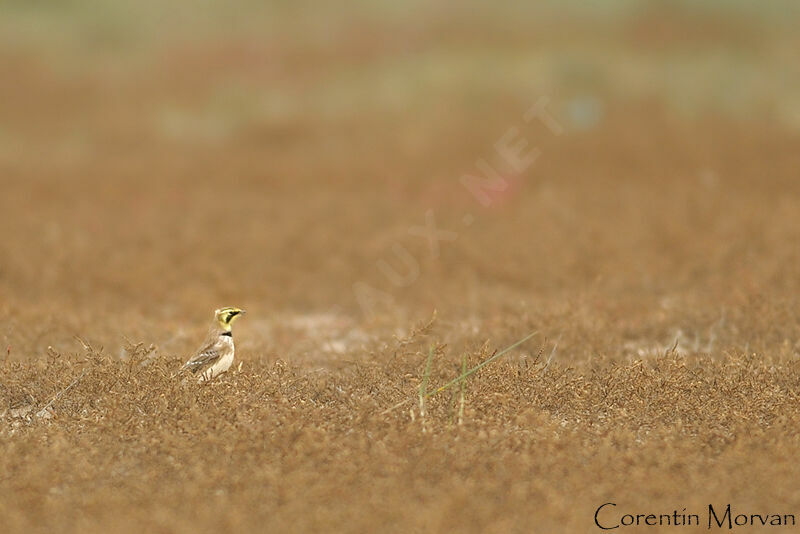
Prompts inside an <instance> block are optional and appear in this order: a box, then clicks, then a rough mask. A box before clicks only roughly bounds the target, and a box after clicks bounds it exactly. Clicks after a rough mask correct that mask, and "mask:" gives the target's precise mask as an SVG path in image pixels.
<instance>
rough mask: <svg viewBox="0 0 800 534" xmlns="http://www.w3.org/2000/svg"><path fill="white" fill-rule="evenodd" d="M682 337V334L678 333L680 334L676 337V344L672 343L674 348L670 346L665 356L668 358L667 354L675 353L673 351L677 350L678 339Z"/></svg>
mask: <svg viewBox="0 0 800 534" xmlns="http://www.w3.org/2000/svg"><path fill="white" fill-rule="evenodd" d="M680 338H681V335H680V334H678V335H677V336H676V337H675V344H674V345H672V348H669V349H667V350H666V351H664V357H665V358H666V357H667V356H669V355H670V354H673V353H674V352H675V350H676V349H677V348H678V340H679V339H680Z"/></svg>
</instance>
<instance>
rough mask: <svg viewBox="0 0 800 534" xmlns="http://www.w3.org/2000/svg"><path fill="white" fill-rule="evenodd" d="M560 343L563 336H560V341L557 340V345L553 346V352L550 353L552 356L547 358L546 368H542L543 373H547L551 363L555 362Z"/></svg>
mask: <svg viewBox="0 0 800 534" xmlns="http://www.w3.org/2000/svg"><path fill="white" fill-rule="evenodd" d="M559 341H561V336H558V339H556V343H555V345H553V350H551V351H550V356H548V357H547V361H546V362H545V364H544V367H542V371H541V372H542V373H544V372H545V371H547V368H548V367H550V362H551V361H553V356H555V355H556V350H557V349H558V342H559Z"/></svg>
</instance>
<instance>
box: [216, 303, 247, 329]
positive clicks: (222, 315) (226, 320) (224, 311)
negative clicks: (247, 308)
mask: <svg viewBox="0 0 800 534" xmlns="http://www.w3.org/2000/svg"><path fill="white" fill-rule="evenodd" d="M242 314H244V310H242V309H239V308H233V307H227V308H220V309H218V310H217V311H216V312H214V315H215V317H216V318H217V321H219V324H220V326H222V327H223V328H225V329H226V330H228V329H230V327H231V323H232V322H233V321H234V320H235V319H236V318H237V317H239V316H240V315H242Z"/></svg>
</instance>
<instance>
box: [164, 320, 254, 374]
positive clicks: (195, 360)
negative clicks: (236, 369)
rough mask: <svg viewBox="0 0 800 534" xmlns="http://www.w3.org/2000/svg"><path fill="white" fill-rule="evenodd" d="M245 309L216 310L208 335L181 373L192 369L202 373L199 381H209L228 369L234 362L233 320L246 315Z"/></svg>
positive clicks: (194, 371)
mask: <svg viewBox="0 0 800 534" xmlns="http://www.w3.org/2000/svg"><path fill="white" fill-rule="evenodd" d="M244 314H245V311H244V310H242V309H239V308H233V307H225V308H220V309H218V310H215V311H214V322H213V323H212V325H211V328H210V329H209V331H208V336H206V340H205V341H204V342H203V345H202V346H201V347H200V349H198V350H197V352H195V354H194V356H192V357H191V358H189V361H187V362H186V363H185V364H183V367H181V369H180V371H179V373H182V372H183V371H191V373H192V374H195V375H196V374H197V373H200V377H199V378H198V380H197V381H198V383H201V382H207V381H209V380H211V379H213V378H216V377H218V376H219V375H221V374H222V373H224V372H225V371H227V370H228V369H229V368H230V366H231V365H232V364H233V355H234V352H235V350H234V346H233V332H232V330H231V326H232V324H233V322H234V321H235V320H236V319H237V318H239V317H240V316H242V315H244Z"/></svg>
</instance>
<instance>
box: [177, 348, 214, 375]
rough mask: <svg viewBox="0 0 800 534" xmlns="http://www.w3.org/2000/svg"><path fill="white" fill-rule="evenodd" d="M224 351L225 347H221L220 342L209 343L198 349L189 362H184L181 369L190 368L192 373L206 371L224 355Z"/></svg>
mask: <svg viewBox="0 0 800 534" xmlns="http://www.w3.org/2000/svg"><path fill="white" fill-rule="evenodd" d="M222 352H223V347H221V346H220V345H219V344H218V343H209V344H208V345H205V346H203V348H202V349H200V350H199V351H197V354H195V355H194V356H192V357H191V358H190V359H189V361H188V362H186V363H185V364H183V367H182V368H181V370H185V369H188V370H190V371H191V372H192V373H197V372H198V371H204V370H206V369H208V368H209V367H211V366H212V365H214V362H216V361H217V360H219V359H220V358H221V357H222Z"/></svg>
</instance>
